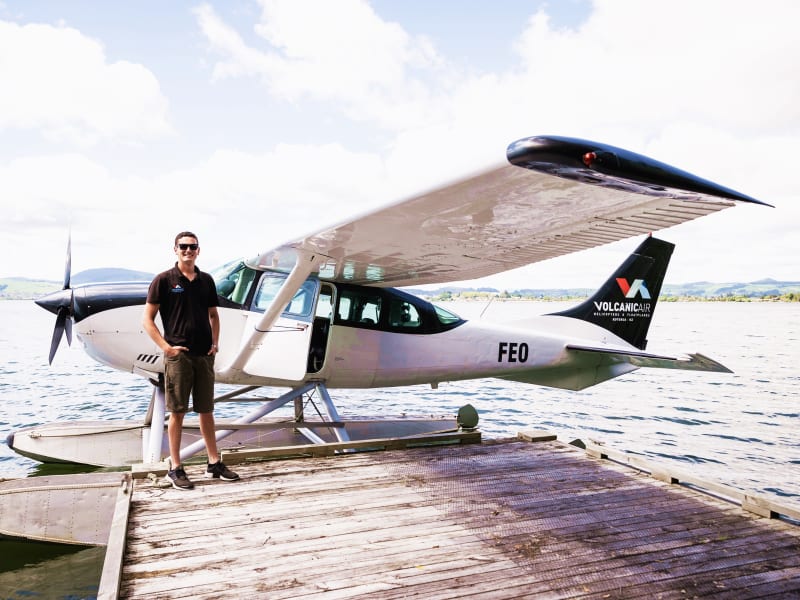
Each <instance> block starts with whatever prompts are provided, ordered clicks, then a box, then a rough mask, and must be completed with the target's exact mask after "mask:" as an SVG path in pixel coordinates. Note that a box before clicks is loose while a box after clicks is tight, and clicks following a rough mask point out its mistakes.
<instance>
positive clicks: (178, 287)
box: [170, 283, 183, 294]
mask: <svg viewBox="0 0 800 600" xmlns="http://www.w3.org/2000/svg"><path fill="white" fill-rule="evenodd" d="M170 292H172V293H173V294H180V293H181V292H183V288H182V287H181V284H180V283H176V284H175V287H173V288H172V289H171V290H170Z"/></svg>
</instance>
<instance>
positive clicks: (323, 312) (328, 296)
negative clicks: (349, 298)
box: [316, 285, 333, 319]
mask: <svg viewBox="0 0 800 600" xmlns="http://www.w3.org/2000/svg"><path fill="white" fill-rule="evenodd" d="M316 316H318V317H322V318H323V319H330V318H331V317H332V316H333V290H331V288H329V287H328V286H327V285H326V286H323V287H322V291H320V293H319V300H318V301H317V313H316Z"/></svg>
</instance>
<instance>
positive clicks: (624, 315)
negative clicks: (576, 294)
mask: <svg viewBox="0 0 800 600" xmlns="http://www.w3.org/2000/svg"><path fill="white" fill-rule="evenodd" d="M617 285H618V286H619V289H620V290H621V291H622V294H623V296H625V299H626V300H632V299H634V298H636V297H637V296H639V297H640V298H642V300H650V299H651V297H650V290H648V289H647V285H646V284H645V281H644V279H634V280H633V282H631V283H628V280H627V279H625V278H624V277H617ZM594 307H595V308H596V309H597V312H596V313H595V316H598V317H601V316H602V317H610V318H611V320H612V321H632V320H633V319H634V318H635V317H645V318H649V317H650V314H651V312H652V307H653V305H652V304H651V303H650V302H609V301H604V302H597V301H595V303H594Z"/></svg>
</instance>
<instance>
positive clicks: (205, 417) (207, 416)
mask: <svg viewBox="0 0 800 600" xmlns="http://www.w3.org/2000/svg"><path fill="white" fill-rule="evenodd" d="M197 416H198V418H199V419H200V433H202V434H203V441H204V442H205V443H206V453H207V454H208V462H209V463H210V464H212V465H213V464H214V463H216V462H219V450H218V449H217V436H216V433H217V432H216V431H214V413H213V412H208V413H199V414H198V415H197Z"/></svg>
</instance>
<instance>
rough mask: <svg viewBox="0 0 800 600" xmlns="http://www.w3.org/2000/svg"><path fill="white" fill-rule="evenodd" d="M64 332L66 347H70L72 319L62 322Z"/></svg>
mask: <svg viewBox="0 0 800 600" xmlns="http://www.w3.org/2000/svg"><path fill="white" fill-rule="evenodd" d="M64 332H65V333H66V334H67V345H68V346H72V319H66V320H65V321H64Z"/></svg>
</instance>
